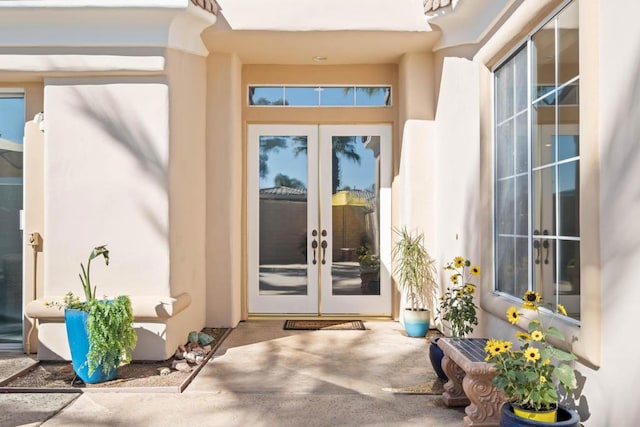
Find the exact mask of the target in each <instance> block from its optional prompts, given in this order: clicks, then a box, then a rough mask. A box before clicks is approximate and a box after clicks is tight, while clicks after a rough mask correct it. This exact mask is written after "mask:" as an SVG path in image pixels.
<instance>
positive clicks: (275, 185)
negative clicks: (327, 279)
mask: <svg viewBox="0 0 640 427" xmlns="http://www.w3.org/2000/svg"><path fill="white" fill-rule="evenodd" d="M259 167H260V172H259V173H260V208H259V209H260V211H259V217H260V237H259V239H260V250H259V253H260V255H259V263H260V294H261V295H307V138H306V137H305V136H261V137H260V166H259Z"/></svg>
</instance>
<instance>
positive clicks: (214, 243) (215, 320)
mask: <svg viewBox="0 0 640 427" xmlns="http://www.w3.org/2000/svg"><path fill="white" fill-rule="evenodd" d="M240 75H241V64H240V61H239V60H238V57H237V56H236V55H234V54H224V53H220V54H218V53H212V54H211V55H209V58H208V59H207V133H206V139H207V147H206V159H207V173H206V179H207V190H206V195H207V196H206V200H207V226H206V236H207V242H206V264H207V270H206V275H207V276H206V277H207V299H206V301H207V316H206V322H207V325H208V326H236V325H237V324H238V322H239V321H240V317H241V311H242V271H243V270H242V241H243V238H242V232H241V229H242V224H243V222H244V220H243V211H242V207H243V203H244V202H243V200H244V197H243V195H244V166H243V148H242V147H243V144H242V126H241V99H242V97H241V87H240Z"/></svg>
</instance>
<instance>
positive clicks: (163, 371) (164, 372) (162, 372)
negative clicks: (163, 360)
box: [158, 366, 171, 376]
mask: <svg viewBox="0 0 640 427" xmlns="http://www.w3.org/2000/svg"><path fill="white" fill-rule="evenodd" d="M158 373H159V374H160V376H165V375H169V374H170V373H171V369H169V368H167V367H166V366H165V367H164V368H160V369H158Z"/></svg>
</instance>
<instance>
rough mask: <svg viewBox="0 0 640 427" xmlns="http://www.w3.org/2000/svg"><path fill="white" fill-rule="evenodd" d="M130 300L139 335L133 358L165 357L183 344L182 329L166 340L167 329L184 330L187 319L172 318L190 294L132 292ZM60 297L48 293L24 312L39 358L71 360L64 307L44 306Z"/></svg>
mask: <svg viewBox="0 0 640 427" xmlns="http://www.w3.org/2000/svg"><path fill="white" fill-rule="evenodd" d="M130 299H131V308H132V309H133V317H134V327H135V328H136V333H137V334H138V345H137V346H136V349H135V350H134V352H133V358H134V359H136V360H165V359H167V358H168V357H169V356H171V355H172V354H173V352H174V351H175V349H176V347H177V345H179V344H183V343H184V339H185V337H186V334H185V333H184V332H180V333H178V334H177V336H176V337H175V338H171V339H169V337H168V335H169V333H168V329H169V327H170V326H173V329H175V330H179V329H185V326H184V325H179V324H184V323H186V319H181V320H180V321H177V324H176V320H175V319H176V318H177V317H178V315H179V314H180V313H183V312H184V311H185V310H186V309H187V308H188V307H189V306H190V305H191V296H190V295H189V294H188V293H186V292H185V293H182V294H180V295H177V296H175V297H171V296H150V295H143V296H140V295H134V296H130ZM62 300H63V297H62V296H50V297H45V298H41V299H37V300H34V301H31V302H29V303H28V304H27V305H26V307H25V314H26V315H27V316H28V317H29V318H31V319H34V320H35V321H37V322H36V325H37V326H36V328H37V330H38V359H39V360H70V356H71V355H70V353H69V346H68V343H67V337H66V327H65V324H64V309H62V308H60V309H59V308H58V307H55V306H53V307H52V306H47V305H45V303H47V302H53V301H58V302H62ZM178 326H180V327H178ZM186 329H188V327H186ZM171 332H173V331H171ZM187 332H188V331H187ZM172 335H174V334H172ZM169 341H171V342H169ZM173 341H175V342H173Z"/></svg>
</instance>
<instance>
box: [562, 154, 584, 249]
mask: <svg viewBox="0 0 640 427" xmlns="http://www.w3.org/2000/svg"><path fill="white" fill-rule="evenodd" d="M558 191H559V195H560V197H559V202H560V212H559V215H560V217H559V223H560V233H559V234H560V235H561V236H574V237H578V236H580V204H579V201H580V168H579V164H578V162H577V161H576V162H570V163H563V164H561V165H559V166H558Z"/></svg>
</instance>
